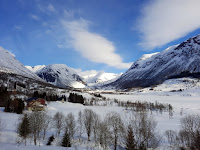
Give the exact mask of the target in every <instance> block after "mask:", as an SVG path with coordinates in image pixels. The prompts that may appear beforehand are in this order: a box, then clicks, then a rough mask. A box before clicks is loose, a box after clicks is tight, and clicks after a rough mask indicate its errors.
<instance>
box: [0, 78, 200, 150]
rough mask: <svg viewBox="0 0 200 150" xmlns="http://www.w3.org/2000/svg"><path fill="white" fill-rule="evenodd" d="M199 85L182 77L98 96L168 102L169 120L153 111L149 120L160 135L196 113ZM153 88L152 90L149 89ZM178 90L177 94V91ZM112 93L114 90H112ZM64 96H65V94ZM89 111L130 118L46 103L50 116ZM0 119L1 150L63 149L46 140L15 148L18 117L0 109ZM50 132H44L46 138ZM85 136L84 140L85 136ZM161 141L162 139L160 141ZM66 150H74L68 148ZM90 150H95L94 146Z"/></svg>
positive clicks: (99, 109)
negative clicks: (153, 121) (60, 113)
mask: <svg viewBox="0 0 200 150" xmlns="http://www.w3.org/2000/svg"><path fill="white" fill-rule="evenodd" d="M199 85H200V84H199V82H198V80H196V79H190V78H182V79H171V80H167V81H166V82H164V83H163V84H162V85H159V86H157V87H154V88H145V89H140V90H137V91H129V92H124V94H119V93H114V94H101V95H102V96H104V97H106V98H110V99H118V100H121V101H147V102H155V101H157V102H160V103H164V104H166V103H168V104H171V105H172V106H173V111H174V112H173V117H169V113H168V112H163V113H162V114H161V113H159V112H153V114H152V115H153V117H154V118H155V120H156V121H157V130H158V131H159V132H160V133H161V135H163V133H164V132H165V131H166V130H170V129H171V130H179V127H180V118H182V117H184V116H185V115H187V114H200V88H199ZM152 89H153V90H152ZM180 89H181V91H180ZM113 92H114V91H113ZM65 94H66V95H68V93H65ZM82 94H83V96H84V97H85V98H87V99H90V98H91V97H92V96H91V95H90V94H88V93H82ZM86 108H89V109H92V110H93V111H95V112H96V113H97V114H99V115H100V116H101V118H104V117H105V116H106V114H107V113H108V112H111V111H116V112H118V113H119V114H120V115H121V117H122V119H123V121H124V122H127V121H128V119H129V118H130V115H131V114H130V113H129V111H127V110H125V108H124V107H118V106H116V105H111V106H84V105H81V104H74V103H69V102H65V103H62V102H50V103H49V104H48V107H47V111H48V112H49V114H50V115H51V116H53V115H54V114H55V113H56V112H58V111H59V112H63V113H64V114H65V115H67V114H69V113H70V112H72V113H73V114H74V115H75V119H77V117H78V112H79V111H80V110H81V111H83V110H84V109H86ZM0 118H1V119H2V120H3V121H4V122H5V124H6V126H5V128H4V129H3V131H2V134H1V135H0V145H1V148H0V149H1V150H8V149H17V150H18V149H20V150H21V149H22V150H23V149H31V150H32V149H34V150H35V149H52V150H53V149H58V150H64V149H66V148H63V147H61V146H56V144H54V145H53V146H46V145H45V144H46V141H47V139H46V140H44V141H43V142H42V143H41V146H40V147H39V146H33V143H32V144H30V143H28V144H27V146H23V144H21V145H20V146H19V147H18V144H16V139H17V134H16V124H17V122H18V118H19V115H17V114H13V113H5V112H3V109H2V108H1V109H0ZM52 132H53V131H51V130H50V131H48V134H47V135H48V137H49V136H50V135H51V134H52ZM85 137H87V136H86V135H85ZM163 139H164V138H163ZM86 147H87V146H86V144H82V145H79V146H77V148H78V149H80V150H84V149H87V148H86ZM68 149H69V150H71V149H75V147H74V148H73V147H72V148H68ZM94 149H99V148H98V147H94ZM160 149H168V148H167V147H166V144H165V141H163V143H162V145H161V148H160Z"/></svg>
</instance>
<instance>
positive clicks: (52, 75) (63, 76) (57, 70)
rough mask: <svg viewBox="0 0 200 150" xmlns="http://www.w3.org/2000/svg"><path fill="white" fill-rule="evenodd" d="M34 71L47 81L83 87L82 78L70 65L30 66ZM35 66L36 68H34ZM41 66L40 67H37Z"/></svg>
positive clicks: (66, 85) (58, 84)
mask: <svg viewBox="0 0 200 150" xmlns="http://www.w3.org/2000/svg"><path fill="white" fill-rule="evenodd" d="M32 68H33V70H34V68H35V70H37V71H36V72H35V73H36V74H37V75H38V76H39V77H40V78H42V79H44V80H45V81H47V82H48V83H51V84H53V85H56V86H59V87H62V88H66V87H74V88H84V87H85V83H84V81H83V79H82V78H81V77H80V76H79V75H78V74H77V73H76V72H75V71H74V70H73V69H72V68H70V67H68V66H66V65H64V64H53V65H47V66H44V67H43V66H39V67H32ZM36 68H37V69H36ZM38 68H41V69H38Z"/></svg>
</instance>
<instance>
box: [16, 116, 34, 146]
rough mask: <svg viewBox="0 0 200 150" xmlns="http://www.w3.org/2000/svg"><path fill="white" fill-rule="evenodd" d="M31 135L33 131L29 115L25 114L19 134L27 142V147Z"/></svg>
mask: <svg viewBox="0 0 200 150" xmlns="http://www.w3.org/2000/svg"><path fill="white" fill-rule="evenodd" d="M30 133H31V130H30V122H29V118H28V115H27V114H24V116H23V118H22V121H21V122H20V123H19V125H18V134H19V136H20V137H22V138H23V139H24V140H25V145H26V139H27V137H28V135H29V134H30Z"/></svg>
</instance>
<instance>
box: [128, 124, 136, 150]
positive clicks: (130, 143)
mask: <svg viewBox="0 0 200 150" xmlns="http://www.w3.org/2000/svg"><path fill="white" fill-rule="evenodd" d="M126 150H137V149H136V144H135V139H134V135H133V130H132V128H131V126H130V125H129V126H128V132H127V136H126Z"/></svg>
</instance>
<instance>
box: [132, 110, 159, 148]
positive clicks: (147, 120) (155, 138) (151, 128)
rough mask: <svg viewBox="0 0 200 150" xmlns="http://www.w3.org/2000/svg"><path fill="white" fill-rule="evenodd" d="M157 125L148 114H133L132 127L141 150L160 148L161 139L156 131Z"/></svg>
mask: <svg viewBox="0 0 200 150" xmlns="http://www.w3.org/2000/svg"><path fill="white" fill-rule="evenodd" d="M156 125H157V123H156V121H155V120H154V118H153V117H152V116H151V115H149V114H147V112H135V113H134V114H133V116H132V120H131V126H132V127H133V132H134V136H135V140H136V143H137V147H138V148H139V149H144V148H156V147H158V146H159V143H160V141H161V137H160V135H159V134H158V132H157V131H156Z"/></svg>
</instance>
